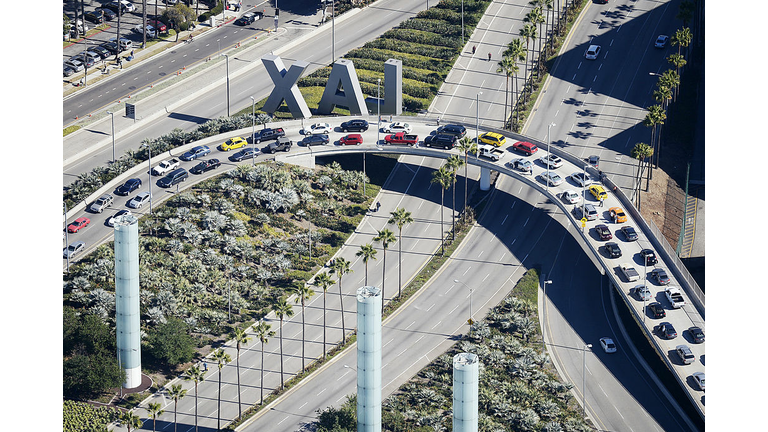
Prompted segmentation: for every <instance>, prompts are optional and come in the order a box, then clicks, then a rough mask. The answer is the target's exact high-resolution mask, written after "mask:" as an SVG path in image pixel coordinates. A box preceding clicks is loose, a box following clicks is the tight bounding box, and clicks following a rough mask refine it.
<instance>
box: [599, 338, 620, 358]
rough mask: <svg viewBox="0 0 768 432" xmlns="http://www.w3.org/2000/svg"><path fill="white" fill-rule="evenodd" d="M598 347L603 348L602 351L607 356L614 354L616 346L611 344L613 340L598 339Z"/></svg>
mask: <svg viewBox="0 0 768 432" xmlns="http://www.w3.org/2000/svg"><path fill="white" fill-rule="evenodd" d="M600 346H601V347H603V351H605V352H607V353H608V354H613V353H615V352H616V344H615V343H613V339H611V338H609V337H604V338H600Z"/></svg>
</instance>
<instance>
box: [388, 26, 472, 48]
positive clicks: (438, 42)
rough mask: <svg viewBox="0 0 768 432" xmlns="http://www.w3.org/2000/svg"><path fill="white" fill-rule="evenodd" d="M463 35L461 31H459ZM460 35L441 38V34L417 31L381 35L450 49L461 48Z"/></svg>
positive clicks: (395, 31)
mask: <svg viewBox="0 0 768 432" xmlns="http://www.w3.org/2000/svg"><path fill="white" fill-rule="evenodd" d="M459 35H461V31H459ZM459 35H455V36H440V35H439V34H436V33H432V32H429V31H422V30H415V29H392V30H388V31H387V32H386V33H384V34H383V35H381V37H382V38H386V39H395V40H401V41H406V42H414V43H418V44H424V45H435V46H443V47H450V48H459V47H461V38H460V37H459Z"/></svg>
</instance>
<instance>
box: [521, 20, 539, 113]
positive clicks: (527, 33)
mask: <svg viewBox="0 0 768 432" xmlns="http://www.w3.org/2000/svg"><path fill="white" fill-rule="evenodd" d="M520 36H522V37H524V38H525V51H526V53H527V52H528V44H529V43H530V41H531V39H533V40H534V41H535V40H536V26H535V25H533V24H530V23H528V24H526V25H524V26H523V28H521V29H520ZM527 88H528V55H527V54H526V58H525V76H524V77H523V104H524V105H525V104H527V103H528V91H527V90H526V89H527Z"/></svg>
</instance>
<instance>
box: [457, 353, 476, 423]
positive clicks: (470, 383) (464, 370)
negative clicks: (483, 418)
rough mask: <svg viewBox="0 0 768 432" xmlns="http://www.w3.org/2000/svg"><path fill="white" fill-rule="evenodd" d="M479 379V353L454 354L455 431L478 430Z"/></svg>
mask: <svg viewBox="0 0 768 432" xmlns="http://www.w3.org/2000/svg"><path fill="white" fill-rule="evenodd" d="M479 381H480V372H479V361H478V357H477V354H472V353H459V354H456V355H455V356H453V432H477V424H478V418H479V415H478V412H477V409H478V403H477V401H478V383H479Z"/></svg>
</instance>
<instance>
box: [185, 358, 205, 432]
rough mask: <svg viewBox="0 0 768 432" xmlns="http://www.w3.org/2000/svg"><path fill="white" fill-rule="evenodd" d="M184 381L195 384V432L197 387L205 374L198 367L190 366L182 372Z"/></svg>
mask: <svg viewBox="0 0 768 432" xmlns="http://www.w3.org/2000/svg"><path fill="white" fill-rule="evenodd" d="M184 380H186V381H194V382H195V432H197V385H198V384H199V383H201V382H203V381H205V372H204V371H203V370H202V369H200V365H194V366H191V367H190V368H189V369H187V370H186V371H184Z"/></svg>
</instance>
